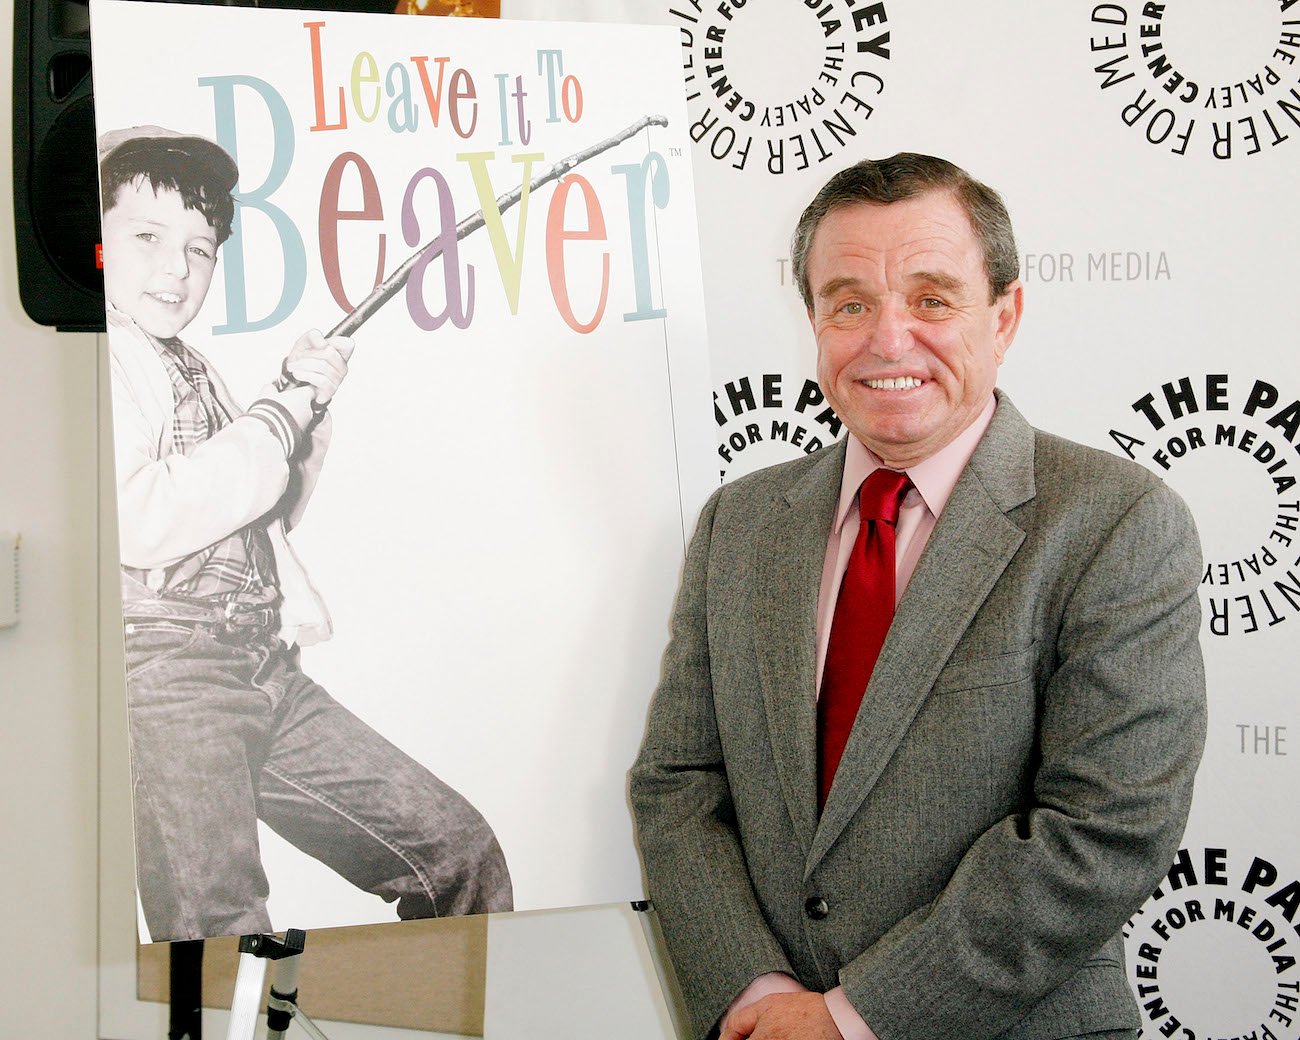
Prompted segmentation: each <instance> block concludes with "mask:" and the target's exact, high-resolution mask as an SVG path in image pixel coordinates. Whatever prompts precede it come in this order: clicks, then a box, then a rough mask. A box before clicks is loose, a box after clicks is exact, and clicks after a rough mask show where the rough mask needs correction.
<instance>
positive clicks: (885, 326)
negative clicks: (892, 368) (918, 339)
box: [870, 300, 912, 361]
mask: <svg viewBox="0 0 1300 1040" xmlns="http://www.w3.org/2000/svg"><path fill="white" fill-rule="evenodd" d="M911 345H912V314H911V312H910V311H909V310H908V309H907V305H906V304H905V303H902V302H900V301H894V300H886V301H884V302H883V303H882V304H881V305H880V308H879V310H878V312H877V314H876V321H875V324H874V326H873V327H872V330H871V345H870V347H871V352H872V353H873V354H875V355H876V356H877V357H881V358H884V359H885V360H887V361H894V360H897V359H898V358H900V357H902V356H903V355H905V354H906V353H907V352H908V350H909V349H911Z"/></svg>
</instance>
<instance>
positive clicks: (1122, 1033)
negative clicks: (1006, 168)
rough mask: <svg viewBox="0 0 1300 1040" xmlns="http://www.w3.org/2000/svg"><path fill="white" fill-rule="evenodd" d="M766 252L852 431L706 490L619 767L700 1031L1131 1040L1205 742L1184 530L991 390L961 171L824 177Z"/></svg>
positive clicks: (1009, 285)
mask: <svg viewBox="0 0 1300 1040" xmlns="http://www.w3.org/2000/svg"><path fill="white" fill-rule="evenodd" d="M792 261H793V269H794V272H795V276H796V278H797V280H798V282H799V286H800V291H801V292H802V294H803V299H804V303H805V305H806V307H807V310H808V317H809V320H810V322H811V323H812V328H813V332H814V335H815V336H816V340H817V354H818V363H817V367H818V377H819V380H820V382H821V386H822V390H823V392H824V393H825V394H826V396H827V398H828V399H829V400H830V402H831V403H832V405H834V407H835V410H836V412H837V413H838V414H839V416H840V418H841V419H843V421H844V425H845V426H846V427H847V429H848V431H849V435H848V436H847V437H846V438H845V439H844V440H843V441H841V442H840V443H838V444H836V445H834V446H833V447H830V448H827V449H825V450H823V451H821V452H819V453H817V454H816V455H813V456H808V457H805V458H801V459H799V460H797V461H794V462H791V463H787V464H784V465H781V466H776V467H773V468H771V469H768V470H763V471H760V472H758V473H754V474H751V475H750V476H748V477H746V478H744V479H742V480H738V481H736V482H735V483H733V484H730V485H728V486H727V487H724V488H722V489H721V490H720V491H719V492H718V493H717V494H715V495H714V497H713V498H712V499H711V500H710V501H709V503H708V504H707V505H706V507H705V509H704V511H703V513H702V515H701V518H700V522H699V526H698V529H697V531H696V534H695V537H694V539H693V541H692V544H691V548H690V551H689V553H688V556H687V561H686V568H685V573H684V575H683V580H682V587H681V590H680V593H679V596H678V601H677V605H676V609H675V614H674V618H673V624H672V636H671V642H670V644H669V646H668V649H667V652H666V653H665V657H664V668H663V677H662V681H661V684H660V687H659V689H658V691H657V692H656V695H655V699H654V702H653V705H652V707H651V710H650V717H649V722H648V725H647V730H646V736H645V740H644V742H643V744H642V748H641V753H640V755H639V757H638V760H637V763H636V765H635V766H634V768H633V770H632V777H631V791H632V801H633V808H634V811H635V813H636V817H637V827H638V838H639V841H640V845H641V850H642V855H643V859H644V863H645V868H646V876H647V880H648V884H649V889H650V894H651V896H652V898H653V900H654V904H655V906H656V908H657V909H658V911H659V914H660V917H661V920H662V924H663V929H664V934H665V937H666V939H667V943H668V948H669V953H670V954H671V956H672V960H673V963H674V965H675V967H676V969H677V975H678V978H679V980H680V982H681V986H682V990H683V993H684V995H685V998H686V1002H687V1006H688V1009H689V1011H690V1013H691V1017H692V1022H693V1026H694V1031H695V1033H696V1035H698V1036H701V1037H703V1036H708V1035H719V1036H720V1037H721V1038H722V1040H741V1038H744V1037H754V1038H755V1040H786V1038H788V1040H804V1038H808V1040H821V1038H826V1040H837V1038H840V1037H843V1038H845V1040H864V1038H866V1040H870V1038H873V1037H878V1038H879V1040H985V1038H993V1037H1002V1038H1007V1040H1048V1038H1066V1037H1069V1038H1074V1037H1084V1036H1087V1037H1090V1038H1093V1040H1118V1038H1120V1037H1132V1036H1133V1035H1134V1034H1135V1030H1136V1027H1137V1025H1138V1021H1139V1020H1138V1016H1137V1010H1136V1006H1135V1004H1134V1000H1133V997H1132V995H1131V993H1130V991H1129V988H1128V984H1127V981H1126V976H1125V971H1124V949H1123V941H1122V937H1121V934H1120V928H1121V926H1122V925H1123V923H1124V922H1125V920H1126V919H1127V918H1128V917H1129V916H1130V915H1131V914H1132V913H1133V912H1134V911H1135V910H1136V909H1137V908H1138V907H1139V906H1140V905H1141V904H1142V902H1143V901H1144V900H1145V899H1146V897H1147V896H1148V895H1149V893H1150V892H1151V891H1152V890H1153V888H1154V887H1155V885H1156V883H1157V881H1158V880H1159V878H1160V877H1161V876H1162V875H1163V874H1164V872H1165V871H1166V870H1167V869H1168V866H1169V863H1170V862H1171V859H1172V856H1173V854H1174V852H1175V850H1176V848H1177V845H1178V841H1179V838H1180V837H1181V835H1182V830H1183V825H1184V823H1185V820H1186V816H1187V810H1188V805H1189V802H1190V798H1191V792H1192V781H1193V777H1194V774H1195V772H1196V767H1197V763H1198V762H1199V759H1200V753H1201V747H1202V742H1203V739H1204V727H1205V699H1204V675H1203V670H1202V665H1201V657H1200V650H1199V646H1198V641H1197V637H1198V630H1199V618H1200V612H1199V607H1198V603H1197V598H1196V589H1197V583H1198V580H1199V577H1200V550H1199V545H1198V542H1197V538H1196V532H1195V529H1194V527H1193V525H1192V521H1191V517H1190V516H1189V514H1188V511H1187V509H1186V507H1185V506H1184V505H1183V503H1182V502H1181V501H1180V500H1179V499H1178V498H1177V496H1175V495H1174V494H1173V492H1171V491H1170V490H1169V489H1168V488H1166V487H1165V486H1164V485H1163V484H1162V483H1161V482H1160V481H1159V480H1158V479H1157V478H1155V477H1154V476H1152V475H1151V474H1149V473H1148V472H1147V471H1145V470H1143V469H1142V468H1141V467H1138V466H1136V465H1133V464H1131V463H1129V462H1127V461H1126V460H1122V459H1117V458H1115V457H1113V456H1110V455H1108V454H1106V453H1104V452H1100V451H1096V450H1093V449H1090V448H1086V447H1084V446H1082V445H1078V444H1074V443H1071V442H1069V441H1066V440H1063V439H1061V438H1059V437H1055V436H1052V435H1051V434H1047V433H1043V432H1041V431H1038V430H1035V429H1034V428H1032V427H1031V426H1030V425H1029V424H1028V423H1027V422H1026V421H1025V420H1024V418H1022V417H1021V415H1020V413H1019V412H1017V411H1016V409H1015V408H1014V407H1013V406H1012V404H1011V402H1010V400H1009V399H1008V398H1007V397H1006V395H1005V394H1002V393H1001V392H1000V391H998V390H996V389H995V384H996V381H997V373H998V369H999V367H1000V366H1001V364H1002V362H1003V360H1004V358H1005V357H1006V354H1007V351H1008V350H1009V348H1010V347H1011V344H1012V341H1013V339H1014V338H1015V334H1016V330H1017V328H1018V326H1019V322H1020V317H1021V312H1022V309H1023V300H1024V292H1023V287H1022V286H1021V284H1020V282H1019V280H1018V277H1017V274H1018V268H1017V253H1016V246H1015V239H1014V236H1013V234H1012V231H1011V223H1010V220H1009V218H1008V216H1007V213H1006V209H1005V207H1004V205H1003V203H1002V200H1001V198H1000V197H999V196H998V195H997V193H996V192H994V191H992V190H991V189H990V188H988V187H986V186H985V185H983V184H980V183H979V182H977V181H975V180H973V179H972V178H971V177H970V176H969V175H968V174H966V173H965V171H963V170H961V169H959V168H958V167H956V166H954V165H952V164H951V163H949V162H946V161H944V160H942V159H937V158H933V157H930V156H923V155H915V154H900V155H896V156H893V157H892V158H889V159H885V160H881V161H878V162H876V161H868V162H862V163H859V164H858V165H856V166H854V167H852V168H850V169H848V170H845V171H843V172H841V173H840V174H837V175H836V176H835V177H833V178H832V179H831V180H830V181H829V182H828V183H827V185H826V186H825V187H824V188H823V189H822V191H821V192H820V193H819V194H818V196H817V197H816V198H815V199H814V200H813V202H812V203H811V204H810V205H809V206H808V208H807V209H806V210H805V211H804V214H803V216H802V217H801V219H800V221H799V225H798V227H797V228H796V231H795V234H794V241H793V247H792Z"/></svg>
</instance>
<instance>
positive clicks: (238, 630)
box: [220, 601, 276, 644]
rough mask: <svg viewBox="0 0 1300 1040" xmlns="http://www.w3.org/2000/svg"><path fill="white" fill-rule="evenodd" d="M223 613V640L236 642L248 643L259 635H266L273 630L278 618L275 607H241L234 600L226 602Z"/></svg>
mask: <svg viewBox="0 0 1300 1040" xmlns="http://www.w3.org/2000/svg"><path fill="white" fill-rule="evenodd" d="M223 613H224V617H223V619H222V622H221V626H220V638H221V641H222V642H227V641H233V642H235V643H236V644H238V643H247V642H250V641H251V640H252V639H253V638H254V637H256V636H258V635H265V634H266V633H268V632H269V631H270V630H271V625H272V624H273V623H274V622H275V618H276V613H275V608H273V607H254V608H252V609H248V608H241V606H240V604H238V603H236V602H233V601H232V602H230V603H227V604H226V607H225V610H224V612H223Z"/></svg>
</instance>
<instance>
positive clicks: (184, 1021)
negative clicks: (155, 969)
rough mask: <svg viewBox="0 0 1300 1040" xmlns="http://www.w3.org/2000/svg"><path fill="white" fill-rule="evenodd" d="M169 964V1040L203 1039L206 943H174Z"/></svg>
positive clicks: (189, 941)
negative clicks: (204, 954) (204, 955)
mask: <svg viewBox="0 0 1300 1040" xmlns="http://www.w3.org/2000/svg"><path fill="white" fill-rule="evenodd" d="M168 959H169V961H170V971H169V974H170V978H171V987H170V996H169V998H168V1001H169V1005H170V1011H169V1015H168V1027H169V1028H168V1030H167V1040H203V940H202V939H190V940H182V941H179V942H174V943H172V944H171V948H170V950H168Z"/></svg>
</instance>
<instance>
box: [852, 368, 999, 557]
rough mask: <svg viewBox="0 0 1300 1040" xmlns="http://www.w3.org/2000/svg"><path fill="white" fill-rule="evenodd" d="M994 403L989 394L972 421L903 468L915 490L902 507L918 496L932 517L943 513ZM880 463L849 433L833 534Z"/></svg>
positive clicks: (871, 452) (989, 417) (982, 433)
mask: <svg viewBox="0 0 1300 1040" xmlns="http://www.w3.org/2000/svg"><path fill="white" fill-rule="evenodd" d="M996 406H997V401H996V399H995V398H994V397H993V396H992V395H991V394H990V395H989V400H988V403H987V404H986V405H985V406H984V408H983V409H982V410H981V411H980V413H979V415H977V416H976V417H975V421H974V422H973V423H971V424H970V425H969V426H967V427H966V429H964V430H962V431H961V433H959V434H957V436H956V437H954V438H953V439H952V440H951V441H949V442H948V443H947V444H945V445H944V446H943V447H942V448H940V449H939V450H938V451H937V452H935V453H934V454H933V455H931V456H930V457H929V458H928V459H923V460H922V461H921V462H918V463H917V464H916V465H915V466H911V467H909V468H908V469H907V470H906V471H905V472H906V473H907V475H908V477H909V478H910V479H911V481H912V487H913V488H914V489H915V490H912V491H909V492H908V493H907V497H906V498H905V499H903V507H904V508H906V507H907V506H909V505H912V504H913V503H915V502H916V501H917V498H918V497H919V499H920V501H922V502H924V503H925V507H926V509H928V510H929V511H930V512H931V513H932V514H933V515H934V516H935V517H936V518H937V517H938V516H939V514H940V513H942V512H943V507H944V506H946V505H947V504H948V497H949V496H950V495H951V494H952V489H953V488H954V487H956V486H957V480H958V478H959V477H960V476H961V474H962V471H963V470H964V469H965V468H966V464H967V463H968V462H970V457H971V456H972V455H974V454H975V449H976V447H978V446H979V442H980V439H981V438H982V437H983V436H984V432H985V431H986V430H987V429H988V428H989V423H991V422H992V421H993V412H994V410H995V409H996ZM882 465H883V463H881V461H880V458H879V457H878V456H877V455H876V453H875V452H873V451H872V450H871V449H870V448H868V447H867V446H866V445H864V444H863V443H862V442H861V441H860V440H858V439H857V438H856V437H855V436H853V434H851V433H850V434H849V440H848V449H847V451H846V452H845V456H844V477H843V479H842V480H841V482H840V501H839V506H838V507H837V508H836V510H835V521H834V524H833V530H834V531H835V532H836V533H838V532H839V531H841V530H842V529H843V527H844V521H845V519H846V518H847V517H848V515H849V510H851V509H852V508H853V505H854V502H856V501H857V497H858V488H860V487H861V486H862V482H863V481H864V480H866V479H867V477H869V476H871V474H872V473H873V472H875V471H876V470H878V469H880V468H881V466H882Z"/></svg>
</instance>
